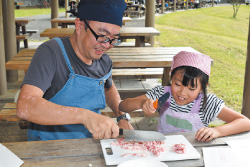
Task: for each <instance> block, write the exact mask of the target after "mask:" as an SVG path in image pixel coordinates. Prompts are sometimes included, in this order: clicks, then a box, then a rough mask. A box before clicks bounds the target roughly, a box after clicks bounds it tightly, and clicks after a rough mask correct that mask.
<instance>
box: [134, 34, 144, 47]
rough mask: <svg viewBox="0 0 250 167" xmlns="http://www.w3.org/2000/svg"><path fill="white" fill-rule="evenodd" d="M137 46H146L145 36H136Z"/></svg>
mask: <svg viewBox="0 0 250 167" xmlns="http://www.w3.org/2000/svg"><path fill="white" fill-rule="evenodd" d="M135 46H136V47H145V37H144V36H140V37H139V38H135Z"/></svg>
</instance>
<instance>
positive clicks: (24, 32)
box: [22, 26, 29, 48]
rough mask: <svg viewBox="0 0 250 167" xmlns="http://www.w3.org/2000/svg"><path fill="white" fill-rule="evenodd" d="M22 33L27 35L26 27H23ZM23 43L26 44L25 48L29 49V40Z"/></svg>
mask: <svg viewBox="0 0 250 167" xmlns="http://www.w3.org/2000/svg"><path fill="white" fill-rule="evenodd" d="M22 32H23V34H24V35H25V34H26V27H25V26H22ZM23 43H24V48H28V47H29V46H28V40H27V39H25V40H23Z"/></svg>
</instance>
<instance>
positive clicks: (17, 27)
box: [16, 24, 20, 53]
mask: <svg viewBox="0 0 250 167" xmlns="http://www.w3.org/2000/svg"><path fill="white" fill-rule="evenodd" d="M16 35H20V26H19V25H17V24H16ZM19 50H20V41H19V40H17V39H16V51H17V53H18V52H19Z"/></svg>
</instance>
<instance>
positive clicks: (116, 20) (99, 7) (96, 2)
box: [78, 0, 127, 27]
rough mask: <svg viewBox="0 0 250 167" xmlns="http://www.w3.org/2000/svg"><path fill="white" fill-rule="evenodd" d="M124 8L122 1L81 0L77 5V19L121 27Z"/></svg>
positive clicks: (124, 4)
mask: <svg viewBox="0 0 250 167" xmlns="http://www.w3.org/2000/svg"><path fill="white" fill-rule="evenodd" d="M126 6H127V5H126V3H125V1H124V0H81V1H80V2H79V5H78V18H80V19H81V20H83V19H85V20H92V21H100V22H105V23H110V24H115V25H118V26H120V27H121V26H122V17H123V12H124V10H125V9H126Z"/></svg>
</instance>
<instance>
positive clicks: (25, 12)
mask: <svg viewBox="0 0 250 167" xmlns="http://www.w3.org/2000/svg"><path fill="white" fill-rule="evenodd" d="M59 12H65V8H59ZM50 13H51V9H50V8H31V9H26V8H23V9H22V8H21V9H15V17H25V16H34V15H42V14H50Z"/></svg>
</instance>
